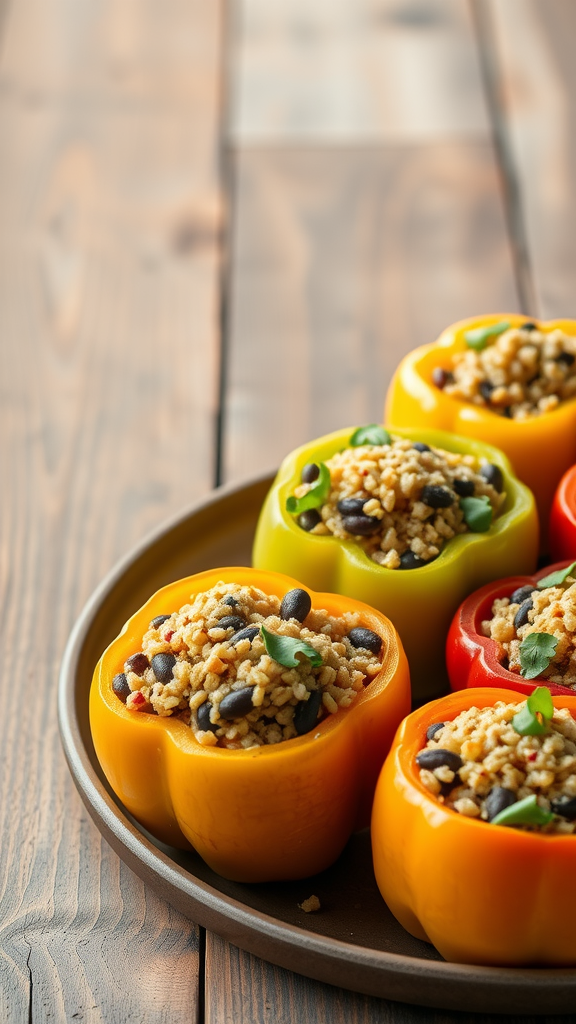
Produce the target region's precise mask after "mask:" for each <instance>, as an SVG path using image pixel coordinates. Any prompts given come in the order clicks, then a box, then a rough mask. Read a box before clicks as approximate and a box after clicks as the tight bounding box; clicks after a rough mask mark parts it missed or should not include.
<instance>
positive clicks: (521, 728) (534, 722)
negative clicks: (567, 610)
mask: <svg viewBox="0 0 576 1024" xmlns="http://www.w3.org/2000/svg"><path fill="white" fill-rule="evenodd" d="M530 635H531V636H547V635H548V634H547V633H531V634H530ZM553 714H554V705H553V703H552V697H551V696H550V690H549V689H548V687H547V686H537V687H536V689H535V690H534V692H533V693H531V694H530V696H529V697H528V700H527V701H526V704H525V705H524V707H523V708H522V709H521V710H520V711H519V712H518V714H516V715H514V718H513V719H512V728H513V729H514V731H515V732H517V733H519V734H520V736H542V734H543V733H545V732H546V730H547V728H548V722H549V721H550V719H551V718H552V715H553Z"/></svg>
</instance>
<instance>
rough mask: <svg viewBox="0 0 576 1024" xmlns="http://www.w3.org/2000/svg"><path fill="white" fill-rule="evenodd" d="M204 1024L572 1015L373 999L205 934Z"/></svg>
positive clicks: (554, 1020) (570, 1022)
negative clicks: (431, 1006) (525, 1013)
mask: <svg viewBox="0 0 576 1024" xmlns="http://www.w3.org/2000/svg"><path fill="white" fill-rule="evenodd" d="M206 960H207V963H208V962H209V963H210V964H211V971H210V973H209V974H208V975H207V979H206V1017H205V1020H206V1024H253V1022H256V1021H257V1022H258V1024H264V1022H268V1021H270V1022H272V1021H274V1024H304V1022H306V1024H308V1022H310V1024H574V1015H573V1014H562V1015H558V1016H557V1015H553V1014H551V1015H550V1016H547V1015H543V1016H538V1017H522V1018H520V1017H514V1016H507V1015H503V1014H483V1013H473V1012H470V1013H466V1012H455V1011H449V1012H448V1011H446V1010H432V1009H428V1008H427V1007H423V1006H413V1005H409V1004H406V1003H395V1002H391V1001H389V1000H386V999H374V998H372V997H371V996H362V995H359V994H358V993H354V992H347V991H346V990H345V989H341V988H334V987H333V986H331V985H323V984H321V983H320V982H316V981H310V980H309V979H307V978H303V977H301V976H300V975H298V974H293V973H291V972H290V971H283V970H279V969H278V968H272V967H270V965H268V964H265V963H264V962H263V961H262V960H259V959H258V958H257V957H254V956H251V955H249V954H247V953H242V952H241V951H240V950H239V949H237V948H236V947H235V946H231V945H228V944H226V943H225V942H224V941H223V940H222V939H219V938H217V937H216V936H212V935H208V937H207V946H206Z"/></svg>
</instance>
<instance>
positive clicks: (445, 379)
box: [432, 366, 454, 390]
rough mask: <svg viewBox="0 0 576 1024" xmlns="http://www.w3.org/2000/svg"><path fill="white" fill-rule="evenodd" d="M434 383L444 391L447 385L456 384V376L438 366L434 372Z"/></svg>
mask: <svg viewBox="0 0 576 1024" xmlns="http://www.w3.org/2000/svg"><path fill="white" fill-rule="evenodd" d="M432 383H433V384H435V385H436V387H437V388H440V390H442V388H445V387H446V385H447V384H453V383H454V374H453V373H450V370H444V369H443V368H442V367H441V366H436V367H435V368H434V369H433V370H432Z"/></svg>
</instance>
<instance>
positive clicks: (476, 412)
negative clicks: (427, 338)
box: [385, 313, 576, 551]
mask: <svg viewBox="0 0 576 1024" xmlns="http://www.w3.org/2000/svg"><path fill="white" fill-rule="evenodd" d="M385 418H386V421H387V422H388V423H390V424H391V425H392V426H393V427H414V426H422V427H432V428H436V429H438V430H453V431H454V432H455V433H457V434H463V435H465V436H471V437H474V438H477V439H478V440H481V441H487V442H488V443H489V444H493V445H496V446H497V447H498V448H501V449H502V451H503V452H505V454H506V455H507V456H508V458H509V459H510V461H511V463H512V466H513V468H514V471H515V472H516V473H517V475H518V476H519V478H520V479H521V480H523V481H524V483H525V484H528V486H529V487H530V488H531V489H532V491H533V492H534V496H535V498H536V504H537V507H538V513H539V516H540V524H541V528H542V531H543V533H542V550H544V551H546V550H548V547H547V537H546V534H547V529H548V517H549V515H550V507H551V504H552V498H553V495H554V491H555V488H556V486H557V484H558V481H559V480H560V478H561V476H562V474H563V473H564V472H565V471H566V470H567V469H568V467H569V466H571V465H572V464H573V463H574V462H576V320H552V321H548V322H542V323H536V322H534V321H529V320H528V319H527V318H526V317H525V316H520V315H518V314H508V313H507V314H503V315H491V316H483V317H480V318H475V319H471V320H463V321H460V322H459V323H457V324H454V325H453V326H451V327H449V328H448V329H447V330H445V331H444V332H443V334H442V335H441V336H440V338H439V340H438V341H436V342H435V343H434V344H432V345H424V346H422V347H421V348H418V349H416V350H415V351H414V352H411V353H410V354H409V355H408V356H406V358H405V359H403V360H402V362H401V363H400V365H399V367H398V369H397V371H396V373H395V375H394V377H393V380H392V383H391V385H390V388H389V391H388V395H387V398H386V406H385Z"/></svg>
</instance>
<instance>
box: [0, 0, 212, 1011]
mask: <svg viewBox="0 0 576 1024" xmlns="http://www.w3.org/2000/svg"><path fill="white" fill-rule="evenodd" d="M220 34H221V15H220V7H219V4H210V5H206V4H203V3H202V2H201V0H186V2H185V3H184V2H181V0H167V2H166V3H165V4H163V5H162V7H161V8H159V7H158V6H157V5H155V4H154V3H152V2H142V3H138V4H136V3H134V2H132V0H106V2H104V3H100V2H97V0H42V2H39V0H20V2H19V3H18V4H15V5H13V6H12V7H11V8H10V10H9V12H8V16H7V19H6V22H5V25H4V38H3V47H2V53H1V56H0V132H1V134H2V139H3V147H2V150H3V152H2V158H1V159H0V226H1V231H0V431H1V436H2V437H3V439H4V444H3V450H2V482H3V486H2V489H1V491H0V516H1V519H2V527H3V529H2V541H1V544H2V548H1V562H0V564H1V581H2V589H1V598H0V601H1V605H0V606H1V609H2V617H1V625H0V629H1V631H2V639H1V642H0V650H2V655H3V671H2V678H1V682H0V694H1V701H2V712H3V713H2V716H1V721H0V750H1V751H2V768H3V772H2V786H1V787H0V844H1V845H0V848H1V850H2V857H1V859H0V922H1V924H0V935H1V946H0V948H1V961H0V992H1V997H0V1006H1V1008H2V1010H1V1012H0V1016H1V1018H2V1020H3V1021H6V1022H8V1024H12V1022H14V1024H21V1022H22V1021H27V1020H28V1021H38V1022H40V1021H45V1020H48V1019H49V1020H51V1021H52V1020H54V1021H65V1020H66V1021H68V1020H75V1021H76V1020H83V1021H87V1022H97V1021H98V1022H100V1021H106V1022H107V1024H108V1022H112V1024H115V1022H117V1024H123V1022H125V1021H127V1020H135V1021H136V1020H138V1021H141V1020H146V1021H147V1022H148V1021H150V1022H154V1024H156V1022H161V1021H162V1022H164V1021H166V1022H167V1021H170V1022H185V1021H186V1022H189V1021H190V1020H193V1019H194V1018H195V1016H196V1008H197V1005H198V982H199V954H198V932H197V929H195V928H194V926H191V925H190V923H189V922H188V921H186V920H185V919H184V918H183V917H182V916H181V915H180V914H178V913H177V912H176V911H175V910H173V909H171V908H170V907H169V906H168V905H167V904H165V903H163V902H162V901H160V900H158V899H157V898H156V897H155V896H154V895H153V894H152V893H151V892H149V891H147V890H146V889H145V888H144V887H143V885H142V883H141V882H140V881H139V880H138V879H137V878H136V877H135V876H134V875H133V874H132V873H131V872H130V871H129V870H128V869H127V868H126V867H124V866H123V865H122V864H121V863H120V862H119V860H118V858H117V857H116V856H115V855H114V854H113V853H112V852H111V851H110V850H109V849H108V847H107V846H106V844H104V843H103V842H102V841H101V840H100V837H99V835H98V833H97V831H96V829H95V828H94V826H93V825H92V823H91V822H90V820H89V818H88V816H87V814H86V812H85V811H84V810H83V808H82V806H81V804H80V801H79V799H78V797H77V795H76V793H75V790H74V787H73V784H72V781H71V779H70V777H69V774H68V771H67V768H66V766H65V764H64V760H63V756H62V753H61V750H60V744H59V739H58V734H57V726H56V700H55V694H56V682H57V673H58V666H59V662H60V658H61V654H62V650H63V647H64V644H65V641H66V638H67V635H68V632H69V630H70V628H71V626H72V623H73V621H74V618H75V617H76V615H77V614H78V612H79V611H80V608H81V607H82V604H83V602H84V601H85V599H86V598H87V597H88V595H89V594H90V592H91V590H92V589H93V587H94V586H95V585H96V583H97V582H98V581H99V580H100V579H101V577H102V576H103V575H104V573H105V572H106V571H107V570H108V569H109V568H110V566H111V565H112V564H113V563H114V562H115V561H116V560H117V558H118V557H119V556H120V555H121V554H123V553H124V552H125V551H126V550H127V549H128V548H130V547H131V546H132V545H133V544H134V543H135V542H136V541H137V540H139V539H140V538H141V536H142V535H143V533H145V532H146V531H147V530H149V529H150V528H151V527H152V526H154V525H156V524H157V523H158V522H159V521H161V520H162V519H164V518H165V517H166V516H167V515H169V514H171V513H173V512H175V511H177V510H178V509H179V508H180V507H181V506H182V505H183V504H185V503H187V502H188V501H190V500H191V499H192V498H193V497H195V496H197V495H199V494H201V493H204V492H205V491H207V490H208V489H209V488H210V486H211V483H212V479H213V467H214V455H215V452H214V418H215V412H216V408H215V406H216V396H217V386H218V381H217V376H218V335H217V308H218V277H219V232H220V222H221V199H220V186H219V181H218V161H217V152H218V118H219V90H220V85H219V76H220V70H219V68H220V65H219V61H220Z"/></svg>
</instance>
